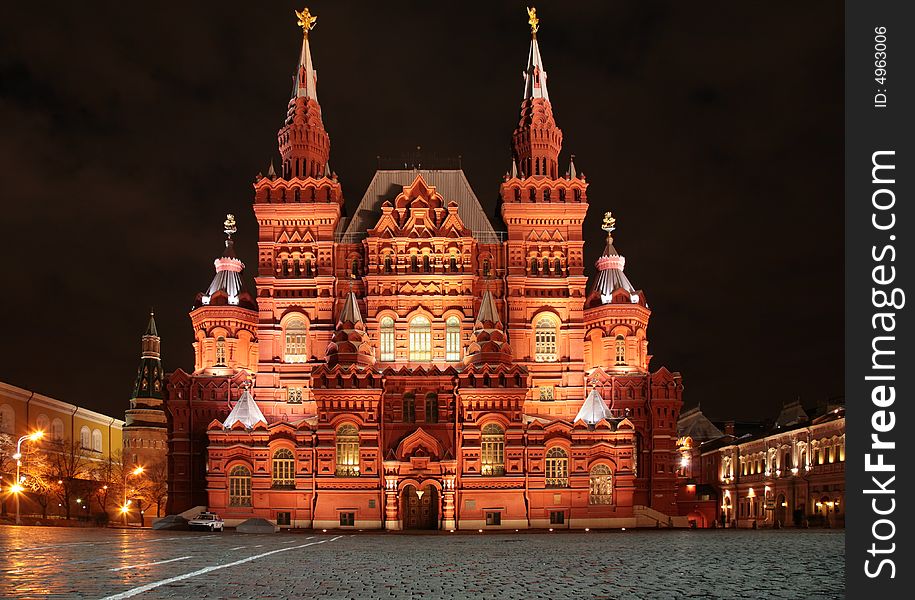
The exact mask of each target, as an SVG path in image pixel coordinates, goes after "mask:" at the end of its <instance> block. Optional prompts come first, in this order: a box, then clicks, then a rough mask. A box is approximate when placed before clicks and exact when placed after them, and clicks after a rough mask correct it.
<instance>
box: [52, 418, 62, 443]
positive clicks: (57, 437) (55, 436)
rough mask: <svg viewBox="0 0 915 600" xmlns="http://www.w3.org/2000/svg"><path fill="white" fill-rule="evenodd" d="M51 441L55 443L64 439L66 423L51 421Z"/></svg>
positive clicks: (57, 420)
mask: <svg viewBox="0 0 915 600" xmlns="http://www.w3.org/2000/svg"><path fill="white" fill-rule="evenodd" d="M51 439H52V440H54V441H55V442H59V441H61V440H62V439H64V422H63V421H61V420H60V419H54V420H53V421H51Z"/></svg>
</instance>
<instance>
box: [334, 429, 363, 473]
mask: <svg viewBox="0 0 915 600" xmlns="http://www.w3.org/2000/svg"><path fill="white" fill-rule="evenodd" d="M337 476H338V477H358V476H359V430H358V429H356V427H355V426H354V425H341V426H340V427H339V428H338V429H337Z"/></svg>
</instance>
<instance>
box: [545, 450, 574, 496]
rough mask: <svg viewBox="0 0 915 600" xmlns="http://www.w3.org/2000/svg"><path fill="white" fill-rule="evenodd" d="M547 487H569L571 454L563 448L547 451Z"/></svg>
mask: <svg viewBox="0 0 915 600" xmlns="http://www.w3.org/2000/svg"><path fill="white" fill-rule="evenodd" d="M546 487H569V455H568V454H566V451H565V450H563V449H562V448H559V447H553V448H551V449H550V451H549V452H547V453H546Z"/></svg>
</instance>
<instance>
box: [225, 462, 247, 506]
mask: <svg viewBox="0 0 915 600" xmlns="http://www.w3.org/2000/svg"><path fill="white" fill-rule="evenodd" d="M229 506H251V471H250V470H248V467H243V466H241V465H239V466H237V467H233V468H232V470H231V471H229Z"/></svg>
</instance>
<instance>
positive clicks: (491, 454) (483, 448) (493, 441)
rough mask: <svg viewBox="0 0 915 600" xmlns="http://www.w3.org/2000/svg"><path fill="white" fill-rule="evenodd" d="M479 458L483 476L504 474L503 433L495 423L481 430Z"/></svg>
mask: <svg viewBox="0 0 915 600" xmlns="http://www.w3.org/2000/svg"><path fill="white" fill-rule="evenodd" d="M480 457H481V463H482V465H481V469H480V471H481V473H482V474H483V475H504V474H505V432H504V431H502V428H501V427H499V425H497V424H496V423H490V424H489V425H487V426H485V427H484V428H483V435H482V440H481V442H480Z"/></svg>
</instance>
